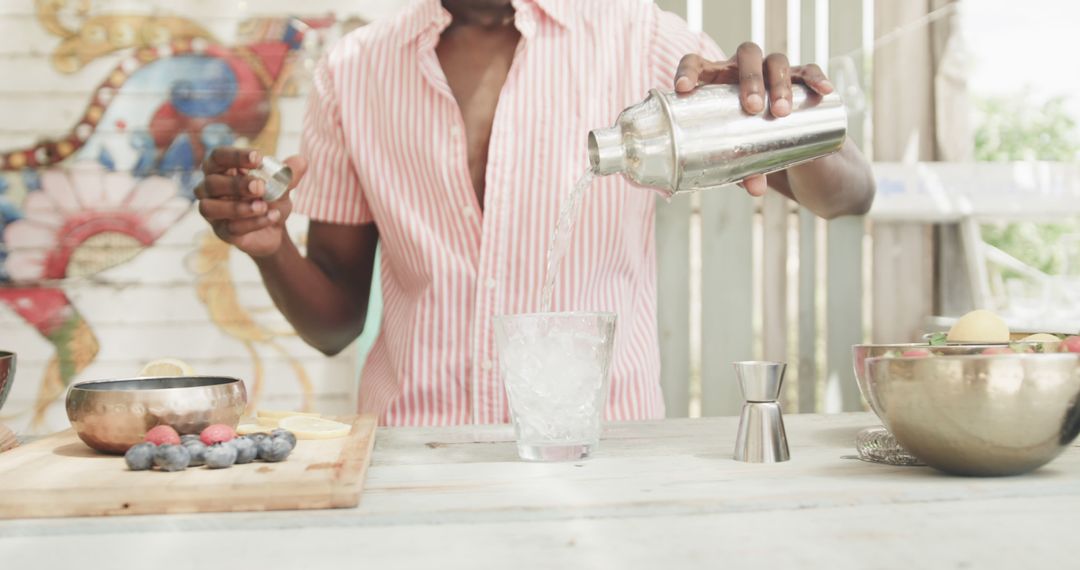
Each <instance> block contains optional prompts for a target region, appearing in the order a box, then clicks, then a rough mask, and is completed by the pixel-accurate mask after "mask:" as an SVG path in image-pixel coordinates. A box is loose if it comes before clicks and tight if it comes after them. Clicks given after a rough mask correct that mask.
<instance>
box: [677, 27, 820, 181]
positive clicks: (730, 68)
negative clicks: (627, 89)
mask: <svg viewBox="0 0 1080 570" xmlns="http://www.w3.org/2000/svg"><path fill="white" fill-rule="evenodd" d="M792 81H797V82H799V83H803V84H805V85H806V86H807V87H809V88H810V89H813V90H814V91H816V92H817V93H820V94H822V95H827V94H829V93H832V91H833V86H832V83H829V80H828V78H826V77H825V73H824V72H823V71H821V68H820V67H818V66H817V65H814V64H810V65H802V66H797V67H791V66H790V65H788V59H787V56H786V55H784V54H782V53H774V54H771V55H769V57H763V56H762V53H761V48H760V47H758V45H757V44H755V43H753V42H746V43H744V44H742V45H740V46H739V49H738V50H736V52H735V55H734V56H733V57H732V58H731V59H729V60H727V61H720V62H713V61H707V60H705V58H703V57H701V56H700V55H697V54H689V55H686V56H683V58H682V60H681V61H680V62H679V69H678V70H677V71H676V72H675V91H676V92H679V93H687V92H690V91H693V90H694V88H695V87H697V86H698V85H700V84H703V83H722V84H732V85H738V86H739V89H740V91H741V93H740V99H741V101H742V107H743V109H744V110H745V111H746V112H747V113H751V114H757V113H761V112H762V111H764V110H765V102H766V100H767V101H768V102H769V105H770V109H769V110H770V111H772V114H773V116H775V117H786V116H788V115H789V114H790V113H791V82H792ZM742 186H743V187H744V188H746V191H747V192H749V193H750V195H751V196H761V195H763V194H765V188H766V185H765V176H764V175H759V176H751V177H749V178H746V179H745V180H743V181H742Z"/></svg>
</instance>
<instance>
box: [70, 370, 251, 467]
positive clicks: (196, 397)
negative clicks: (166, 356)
mask: <svg viewBox="0 0 1080 570" xmlns="http://www.w3.org/2000/svg"><path fill="white" fill-rule="evenodd" d="M246 405H247V390H245V389H244V383H243V382H242V381H240V380H238V379H236V378H228V377H222V376H177V377H161V378H131V379H122V380H102V381H91V382H81V383H79V384H75V385H74V386H72V387H71V388H70V389H69V390H68V394H67V415H68V419H69V420H70V421H71V426H72V427H73V428H75V432H76V433H78V434H79V437H80V438H81V439H82V440H83V441H84V442H85V443H86V445H89V446H90V447H92V448H94V449H96V450H98V451H104V452H106V453H124V452H125V451H127V449H128V448H129V447H131V446H132V445H135V444H136V443H139V442H140V441H142V440H143V437H144V436H145V435H146V432H147V431H148V430H149V429H150V428H152V427H154V426H157V425H162V424H165V425H170V426H172V427H174V428H176V431H178V432H180V434H181V435H183V434H188V433H199V432H201V431H202V430H203V429H205V428H206V426H208V425H210V424H227V425H230V426H233V427H236V425H237V423H238V422H239V421H240V416H241V415H243V413H244V407H245V406H246Z"/></svg>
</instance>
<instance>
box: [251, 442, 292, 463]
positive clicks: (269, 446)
mask: <svg viewBox="0 0 1080 570" xmlns="http://www.w3.org/2000/svg"><path fill="white" fill-rule="evenodd" d="M290 451H292V447H291V446H290V445H289V441H288V440H286V439H284V438H280V437H267V438H263V440H262V441H260V442H259V459H262V460H263V461H270V462H276V461H284V460H285V458H286V457H288V456H289V452H290Z"/></svg>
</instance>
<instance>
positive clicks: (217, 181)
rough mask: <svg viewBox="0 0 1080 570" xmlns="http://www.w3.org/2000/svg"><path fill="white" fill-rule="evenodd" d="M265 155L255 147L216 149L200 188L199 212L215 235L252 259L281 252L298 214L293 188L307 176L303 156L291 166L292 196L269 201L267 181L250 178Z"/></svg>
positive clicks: (290, 162) (293, 159)
mask: <svg viewBox="0 0 1080 570" xmlns="http://www.w3.org/2000/svg"><path fill="white" fill-rule="evenodd" d="M261 161H262V157H261V156H259V153H258V152H257V151H254V150H250V149H239V148H225V147H219V148H215V149H214V150H213V151H212V152H211V153H210V155H209V156H207V157H206V160H205V161H204V162H203V168H202V169H203V176H204V177H203V181H202V183H200V184H199V185H198V186H197V187H196V188H195V197H196V198H197V199H198V200H199V214H201V215H202V217H204V218H206V221H208V222H210V226H211V227H213V228H214V233H215V234H217V236H218V237H219V238H221V239H222V240H224V241H226V242H228V243H231V244H233V245H234V246H236V247H237V248H238V249H240V250H241V251H243V252H245V253H247V254H248V255H250V256H252V257H266V256H269V255H273V254H274V253H277V251H278V249H279V248H280V247H281V242H282V237H283V235H284V233H285V230H284V228H285V219H286V218H288V217H289V213H290V212H292V199H291V194H292V192H291V191H292V189H293V188H295V187H296V185H297V183H299V182H300V179H301V178H302V177H303V176H304V172H305V171H306V170H307V162H306V161H305V160H304V159H303V158H300V157H298V156H294V157H290V158H289V159H287V160H285V163H286V164H288V165H289V167H290V168H292V171H293V179H292V183H291V184H290V185H289V192H286V193H285V195H284V196H282V197H281V198H280V199H278V200H276V201H274V202H267V201H265V200H263V198H262V197H263V196H264V195H266V183H265V182H263V181H262V180H260V179H258V178H255V177H254V176H251V175H250V174H248V171H249V170H251V169H254V168H257V167H258V166H259V163H260V162H261Z"/></svg>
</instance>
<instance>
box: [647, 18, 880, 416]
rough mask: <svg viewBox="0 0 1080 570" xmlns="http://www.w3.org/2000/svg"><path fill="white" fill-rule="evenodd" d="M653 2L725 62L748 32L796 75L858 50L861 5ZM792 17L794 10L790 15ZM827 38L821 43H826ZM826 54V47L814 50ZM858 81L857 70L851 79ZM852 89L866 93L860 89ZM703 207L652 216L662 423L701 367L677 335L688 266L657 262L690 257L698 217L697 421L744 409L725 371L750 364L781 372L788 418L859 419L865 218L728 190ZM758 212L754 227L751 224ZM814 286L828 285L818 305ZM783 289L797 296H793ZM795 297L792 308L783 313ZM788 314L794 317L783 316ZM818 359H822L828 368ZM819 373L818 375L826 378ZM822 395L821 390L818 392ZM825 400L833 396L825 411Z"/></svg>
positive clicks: (683, 333) (704, 196)
mask: <svg viewBox="0 0 1080 570" xmlns="http://www.w3.org/2000/svg"><path fill="white" fill-rule="evenodd" d="M657 1H658V3H659V4H660V6H661V7H663V8H664V9H667V10H671V11H674V12H676V13H679V14H681V15H684V16H685V15H686V14H687V13H688V12H691V13H693V12H698V13H700V14H701V16H702V27H703V30H704V31H705V32H707V33H709V34H710V35H711V36H712V37H713V38H714V39H715V40H716V41H717V43H718V44H719V45H720V47H721V48H723V49H724V51H725V52H727V53H729V54H732V53H734V51H735V49H736V47H737V46H738V45H739V44H740V43H742V42H743V41H747V40H749V39H751V37H752V30H754V29H755V28H757V29H764V31H765V35H764V45H763V47H764V49H765V51H766V53H769V52H773V51H780V52H785V53H789V55H790V54H791V53H792V52H793V51H797V52H798V54H799V57H798V58H793V60H792V63H793V64H797V63H800V62H816V63H818V64H819V65H822V67H823V68H825V69H826V71H827V72H828V71H829V69H828V65H827V64H828V62H829V60H830V58H829V55H830V53H831V54H846V53H849V52H853V51H856V50H858V49H859V48H860V47H862V41H863V32H862V30H863V27H862V25H863V18H864V16H865V15H864V13H863V10H862V1H861V0H831V1H830V0H799V1H797V2H790V1H789V0H735V1H728V2H708V1H703V0H657ZM822 3H824V5H822ZM792 6H797V9H795V10H791V7H792ZM755 13H756V14H764V18H765V21H764V22H755V21H753V17H754V14H755ZM820 13H826V14H828V30H819V27H818V25H817V23H818V21H817V16H818V14H820ZM761 24H763V25H761ZM796 29H797V30H798V37H799V42H798V45H797V46H789V45H788V38H789V37H790V36H791V33H790V31H791V30H796ZM823 33H825V34H827V36H826V37H822V36H821V34H823ZM823 40H827V41H823ZM824 46H828V48H827V49H824V50H823V49H821V47H824ZM860 53H861V52H860ZM860 61H861V60H860ZM861 70H862V66H861V64H860V65H859V66H858V67H857V70H856V73H857V74H858V73H861ZM857 79H858V80H859V81H860V82H861V83H860V84H861V85H865V82H863V78H861V77H858V78H857ZM863 127H864V123H863V121H862V119H861V117H860V116H856V117H853V121H852V123H851V124H850V125H849V128H850V133H851V136H852V137H853V139H854V140H855V141H856V142H858V143H860V144H861V143H862V142H863V140H862V139H863V137H862V130H863ZM699 201H700V211H691V201H690V200H688V199H676V200H675V201H673V202H672V203H671V204H663V203H661V204H660V205H659V208H658V215H657V243H658V251H659V252H660V257H659V259H660V264H661V267H660V273H659V275H660V283H659V288H660V301H661V303H660V311H661V314H660V322H661V333H662V335H661V338H662V340H661V350H662V356H663V366H664V370H663V378H662V381H663V383H664V390H665V397H666V398H667V403H668V415H670V416H683V415H686V414H687V412H688V408H687V402H688V400H687V399H686V398H685V397H684V396H685V392H684V390H685V387H686V386H687V385H688V379H687V376H686V375H685V374H686V372H685V371H686V370H689V369H694V368H695V365H696V364H698V363H694V362H691V363H689V364H684V363H683V359H685V358H686V356H687V349H686V346H687V345H685V344H683V342H684V341H683V339H689V338H690V337H691V335H692V332H693V331H689V330H674V328H673V327H682V326H684V325H683V323H688V322H689V321H690V319H689V318H688V317H686V316H685V315H684V313H683V311H685V310H687V308H688V307H687V306H686V305H687V303H684V302H682V299H683V298H684V295H685V292H686V291H687V290H688V289H689V287H690V284H689V283H688V281H687V278H685V277H684V276H682V275H679V274H678V271H680V270H681V269H682V268H685V267H686V263H685V262H684V261H683V260H682V258H668V259H665V254H667V255H678V254H681V252H682V251H683V250H684V248H685V250H687V251H689V250H690V249H691V245H690V244H689V242H688V240H689V234H688V232H687V230H686V229H685V228H686V227H688V226H689V223H687V220H688V219H689V218H691V217H692V216H695V215H699V216H700V223H701V234H700V239H701V245H700V251H701V275H700V279H701V305H700V308H698V307H690V308H689V309H690V310H700V311H701V319H700V321H701V331H700V338H701V362H700V370H701V383H702V385H701V407H700V409H701V413H702V415H727V414H736V413H738V412H739V409H740V405H741V398H740V394H739V392H738V388H737V386H736V385H735V382H734V375H733V372H732V367H731V362H733V361H735V360H743V359H749V358H764V359H769V360H781V361H785V362H789V367H788V371H789V372H788V378H789V382H790V384H789V389H788V390H787V391H785V394H784V400H785V403H786V404H787V406H788V409H789V410H792V411H793V410H794V409H798V410H799V411H805V412H810V411H815V410H824V409H830V410H839V409H844V410H852V409H861V407H862V402H861V399H860V398H859V395H858V392H857V388H856V386H855V383H854V378H853V377H852V373H851V360H850V347H851V345H852V344H855V343H857V342H860V341H861V340H862V336H863V322H862V321H863V311H862V299H863V295H862V291H863V287H862V271H863V270H862V250H863V247H862V243H863V235H864V230H863V220H862V218H844V219H840V220H836V221H833V222H829V223H828V224H827V225H826V224H825V222H823V221H821V220H819V219H817V218H816V217H815V216H814V215H813V214H810V213H809V212H805V211H801V210H800V209H798V208H795V207H794V206H793V204H792V203H791V202H789V201H787V200H786V199H784V198H782V197H781V196H780V195H778V194H776V193H774V192H770V193H769V195H767V196H766V197H765V198H764V199H763V200H760V201H759V202H757V203H755V201H754V200H752V199H750V198H748V197H747V196H746V194H745V192H744V191H743V190H742V189H740V188H738V187H734V186H733V187H731V188H729V189H723V190H714V191H711V192H703V193H701V194H700V196H699ZM680 202H681V203H680ZM757 212H760V213H761V216H760V218H758V219H757V222H755V216H756V215H757V214H756V213H757ZM755 223H760V224H762V227H761V228H760V232H761V236H762V237H761V242H760V243H759V244H756V243H755V238H754V231H755V230H754V226H755ZM672 224H674V227H672ZM793 228H794V229H793ZM824 228H827V234H826V235H827V239H826V241H825V243H824V244H821V246H819V243H818V239H817V236H818V234H819V233H821V230H822V229H824ZM792 231H797V235H798V240H797V243H798V248H797V251H796V250H793V249H790V248H789V243H790V239H792V238H793V237H794V236H792V235H791V232H792ZM822 246H823V247H822ZM695 249H696V248H695ZM756 249H758V250H760V251H761V258H760V259H755V258H754V256H753V252H754V251H755V250H756ZM819 249H820V250H822V251H823V252H826V251H827V256H826V259H825V260H824V262H825V263H824V267H825V275H824V276H823V277H824V279H822V276H821V275H819V274H818V272H817V268H818V265H819V262H820V261H821V259H820V258H821V255H819V253H818V250H819ZM790 263H796V264H797V266H798V278H797V280H796V281H797V282H796V283H789V278H788V266H789V264H790ZM755 271H760V274H761V283H760V284H758V285H756V286H755V283H754V279H753V275H754V273H755ZM819 282H821V283H824V284H826V285H825V288H826V291H825V294H824V295H822V294H821V293H822V292H821V290H820V289H821V284H819ZM755 287H760V289H756V288H755ZM791 288H797V295H796V294H795V292H794V291H790V290H791ZM792 297H794V299H795V302H791V299H792ZM755 299H757V302H755ZM819 299H822V300H824V306H825V311H824V312H825V314H824V315H819V314H818V313H819V306H820V305H821V303H819ZM792 305H793V306H794V307H797V310H794V311H790V310H789V307H791V306H792ZM669 311H670V312H669ZM755 314H758V315H760V317H761V322H762V330H761V334H762V337H763V338H762V339H761V345H760V346H761V347H762V348H761V349H760V353H759V352H757V351H755V348H754V347H755V342H754V340H755V339H754V338H753V323H754V316H755ZM823 316H824V317H825V318H824V319H823V318H822V317H823ZM823 321H824V324H825V327H822V322H823ZM819 329H823V330H825V331H827V332H826V333H825V335H824V337H825V338H824V339H823V338H820V335H819ZM792 330H796V331H797V334H796V339H797V340H796V342H795V345H794V346H789V342H788V341H789V331H792ZM822 345H824V349H825V350H824V351H822V350H821V348H822ZM821 352H824V354H825V355H826V359H825V362H824V363H823V362H821V359H820V353H821ZM823 364H824V366H823ZM820 371H825V372H826V375H825V376H824V377H822V375H821V374H820ZM826 387H827V388H828V390H827V391H823V388H826ZM826 393H830V394H833V396H834V397H833V398H831V404H828V405H827V403H826V401H825V398H824V396H825V394H826ZM791 397H796V398H797V400H798V405H797V408H796V407H795V406H792V405H791V404H792V402H791V400H790V398H791Z"/></svg>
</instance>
